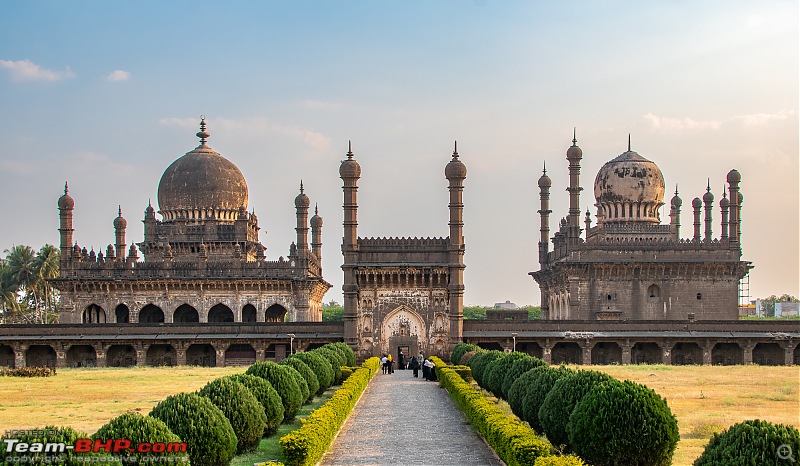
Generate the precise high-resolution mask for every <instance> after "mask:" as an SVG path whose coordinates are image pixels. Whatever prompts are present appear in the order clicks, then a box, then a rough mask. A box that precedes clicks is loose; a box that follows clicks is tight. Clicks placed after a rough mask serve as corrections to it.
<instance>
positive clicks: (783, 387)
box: [584, 365, 800, 466]
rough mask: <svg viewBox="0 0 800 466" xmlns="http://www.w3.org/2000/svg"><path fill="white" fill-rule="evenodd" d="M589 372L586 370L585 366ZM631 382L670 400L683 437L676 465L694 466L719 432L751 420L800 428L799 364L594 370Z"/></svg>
mask: <svg viewBox="0 0 800 466" xmlns="http://www.w3.org/2000/svg"><path fill="white" fill-rule="evenodd" d="M584 368H586V367H584ZM591 369H595V370H598V371H602V372H605V373H607V374H609V375H611V376H613V377H615V378H617V379H620V380H626V379H627V380H632V381H634V382H638V383H641V384H644V385H647V386H648V387H650V388H652V389H653V390H655V391H656V392H657V393H658V394H659V395H661V396H662V397H664V398H666V400H667V403H668V404H669V406H670V408H671V409H672V412H673V414H675V417H677V418H678V428H679V430H680V434H681V439H680V441H679V442H678V448H677V451H676V452H675V456H674V458H673V465H674V466H686V465H691V464H692V462H694V460H695V459H697V457H698V456H700V454H701V453H702V452H703V449H704V448H705V445H706V443H708V439H709V438H710V437H711V435H712V434H713V433H714V432H720V431H722V430H723V429H725V428H727V427H729V426H731V425H733V424H736V423H737V422H741V421H744V420H747V419H762V420H766V421H770V422H774V423H778V424H790V425H794V426H795V427H797V428H800V367H797V366H772V367H769V366H756V365H747V366H664V365H630V366H592V367H591Z"/></svg>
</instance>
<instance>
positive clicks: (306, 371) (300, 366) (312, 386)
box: [279, 358, 319, 403]
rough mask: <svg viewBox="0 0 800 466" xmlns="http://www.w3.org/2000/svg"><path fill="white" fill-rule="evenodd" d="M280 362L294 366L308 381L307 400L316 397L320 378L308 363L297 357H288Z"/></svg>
mask: <svg viewBox="0 0 800 466" xmlns="http://www.w3.org/2000/svg"><path fill="white" fill-rule="evenodd" d="M279 364H283V365H286V366H290V367H292V368H293V369H294V370H296V371H297V372H298V373H299V374H300V376H301V377H303V380H304V381H305V382H306V386H308V397H307V398H306V402H309V403H310V402H311V400H313V399H314V396H316V394H317V391H319V379H317V376H316V375H314V371H312V370H311V368H310V367H308V365H307V364H306V363H304V362H303V361H301V360H299V359H297V358H286V359H284V360H283V361H281V362H280V363H279Z"/></svg>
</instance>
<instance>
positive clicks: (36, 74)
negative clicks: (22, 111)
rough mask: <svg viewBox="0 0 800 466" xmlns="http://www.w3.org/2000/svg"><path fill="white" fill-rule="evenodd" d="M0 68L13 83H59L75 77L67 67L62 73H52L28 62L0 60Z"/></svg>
mask: <svg viewBox="0 0 800 466" xmlns="http://www.w3.org/2000/svg"><path fill="white" fill-rule="evenodd" d="M0 67H2V68H5V69H7V70H8V72H9V73H10V74H11V79H13V80H14V81H59V80H62V79H69V78H74V77H75V73H73V72H72V70H71V69H69V67H67V68H66V69H65V70H64V71H53V70H48V69H47V68H42V67H41V66H39V65H37V64H36V63H33V62H32V61H30V60H17V61H13V60H0Z"/></svg>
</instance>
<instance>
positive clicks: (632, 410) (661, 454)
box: [567, 380, 763, 466]
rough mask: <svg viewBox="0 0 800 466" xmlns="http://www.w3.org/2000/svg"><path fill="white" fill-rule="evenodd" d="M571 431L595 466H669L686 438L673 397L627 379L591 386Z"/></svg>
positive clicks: (573, 416)
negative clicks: (672, 404)
mask: <svg viewBox="0 0 800 466" xmlns="http://www.w3.org/2000/svg"><path fill="white" fill-rule="evenodd" d="M567 432H568V434H569V443H570V444H571V445H572V447H573V449H574V450H575V452H576V453H577V454H578V455H579V456H580V457H581V458H583V459H585V460H586V461H589V462H590V463H592V464H593V465H595V466H612V465H617V464H636V465H640V466H669V465H670V464H672V455H673V453H675V447H676V445H677V444H678V440H680V434H679V433H678V421H677V419H675V416H673V414H672V411H671V410H670V409H669V406H668V405H667V400H665V399H664V398H661V397H660V396H659V395H658V394H657V393H656V392H654V391H653V390H651V389H649V388H647V387H645V386H644V385H641V384H638V383H634V382H631V381H627V380H626V381H625V382H619V381H617V380H611V381H608V382H603V383H600V384H597V385H595V386H594V387H593V388H592V389H591V390H589V392H588V393H587V394H586V395H585V396H584V397H583V399H581V401H580V402H579V403H578V404H577V405H575V409H574V410H573V411H572V414H571V415H570V417H569V423H568V424H567ZM717 464H731V463H728V462H724V463H717ZM762 464H763V463H762Z"/></svg>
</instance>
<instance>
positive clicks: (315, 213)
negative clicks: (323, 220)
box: [314, 202, 319, 215]
mask: <svg viewBox="0 0 800 466" xmlns="http://www.w3.org/2000/svg"><path fill="white" fill-rule="evenodd" d="M314 215H319V204H317V203H316V202H315V203H314Z"/></svg>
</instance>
